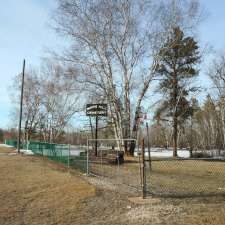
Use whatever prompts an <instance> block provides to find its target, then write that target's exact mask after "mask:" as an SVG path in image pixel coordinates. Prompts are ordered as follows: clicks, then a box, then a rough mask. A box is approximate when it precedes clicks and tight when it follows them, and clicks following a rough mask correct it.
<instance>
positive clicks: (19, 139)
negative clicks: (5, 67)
mask: <svg viewBox="0 0 225 225" xmlns="http://www.w3.org/2000/svg"><path fill="white" fill-rule="evenodd" d="M24 74H25V59H24V60H23V72H22V84H21V95H20V115H19V127H18V139H17V151H18V153H20V143H21V123H22V114H23V89H24Z"/></svg>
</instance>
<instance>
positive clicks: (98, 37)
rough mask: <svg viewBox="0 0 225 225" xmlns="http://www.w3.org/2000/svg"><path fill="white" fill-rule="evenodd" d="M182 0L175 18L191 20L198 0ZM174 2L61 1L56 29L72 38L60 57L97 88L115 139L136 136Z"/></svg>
mask: <svg viewBox="0 0 225 225" xmlns="http://www.w3.org/2000/svg"><path fill="white" fill-rule="evenodd" d="M168 2H169V3H168ZM180 2H181V5H179V4H178V5H176V12H179V16H180V17H179V18H178V16H176V17H175V19H176V22H177V23H184V21H185V20H186V19H187V17H188V18H189V20H190V21H191V20H192V19H195V18H196V15H197V14H198V13H197V11H198V7H197V1H187V2H186V1H179V3H180ZM194 3H196V4H194ZM168 5H169V6H171V7H170V8H168ZM172 6H174V7H175V4H174V1H147V0H141V1H135V0H59V6H58V10H57V11H56V12H55V16H54V18H55V22H56V30H57V31H58V32H59V33H60V34H63V35H65V36H67V37H69V38H70V40H71V42H72V45H71V47H70V49H69V50H68V51H67V53H66V54H65V55H64V57H63V59H64V60H66V61H69V62H71V63H72V64H73V65H76V67H79V69H80V71H81V74H82V75H81V76H80V78H79V81H80V82H85V83H86V84H89V85H90V86H94V87H95V88H98V89H99V90H101V93H102V95H103V96H104V97H105V98H106V101H107V103H108V105H109V111H110V118H111V120H112V123H113V124H114V132H115V138H117V139H123V138H137V131H138V127H139V116H140V108H141V106H142V104H143V101H144V99H145V96H146V94H147V92H148V91H149V86H150V84H151V81H152V80H153V77H154V72H155V67H156V65H157V60H158V59H157V54H158V50H159V48H160V47H161V46H162V43H163V42H164V40H165V34H166V32H167V31H168V29H170V28H171V27H170V26H169V25H168V24H167V23H165V22H166V21H167V20H168V21H169V23H170V25H171V23H172V22H173V23H174V20H171V18H173V16H174V15H173V13H174V12H175V11H174V9H175V8H174V7H172ZM181 6H182V7H181ZM185 6H186V7H185ZM187 6H188V7H187ZM188 10H190V12H189V11H188ZM176 15H178V13H177V14H176ZM181 15H182V18H181ZM169 16H170V17H169ZM190 16H191V17H190ZM190 24H191V25H193V23H191V22H190ZM178 25H180V24H178ZM181 27H182V28H183V26H181ZM125 144H126V143H125ZM133 150H134V149H133V148H131V149H130V154H133Z"/></svg>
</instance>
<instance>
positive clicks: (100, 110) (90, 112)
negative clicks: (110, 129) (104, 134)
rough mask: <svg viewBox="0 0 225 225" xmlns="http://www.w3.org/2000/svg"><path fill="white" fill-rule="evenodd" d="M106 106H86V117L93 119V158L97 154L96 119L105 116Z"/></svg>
mask: <svg viewBox="0 0 225 225" xmlns="http://www.w3.org/2000/svg"><path fill="white" fill-rule="evenodd" d="M107 111H108V109H107V104H87V106H86V116H94V117H95V156H97V154H98V140H97V139H98V119H99V116H107Z"/></svg>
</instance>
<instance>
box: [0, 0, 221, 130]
mask: <svg viewBox="0 0 225 225" xmlns="http://www.w3.org/2000/svg"><path fill="white" fill-rule="evenodd" d="M201 2H202V4H203V5H204V7H205V8H206V9H207V11H208V14H209V15H208V18H207V19H206V20H205V21H204V22H203V23H202V25H201V26H200V29H199V38H200V41H201V45H202V46H204V45H206V44H209V45H211V46H213V47H214V49H215V50H222V49H224V47H225V13H224V12H225V1H224V0H201ZM0 3H1V13H0V69H1V70H0V71H1V72H0V78H1V80H0V127H7V126H8V125H10V117H9V114H10V110H11V107H12V106H11V102H10V97H9V93H8V92H9V86H10V85H11V83H12V78H13V76H15V75H16V74H18V73H19V72H20V71H21V70H22V61H23V58H25V59H26V61H27V63H28V66H29V65H32V66H38V65H39V63H40V60H41V56H43V54H44V52H45V50H46V48H49V49H53V48H54V49H57V48H60V44H62V43H60V41H61V39H59V38H58V37H57V35H56V34H55V33H54V31H53V30H52V29H51V28H50V26H49V18H50V13H51V11H52V10H54V8H55V7H56V0H7V1H5V0H0ZM208 61H209V60H206V63H204V64H203V66H202V67H203V70H202V72H201V76H200V83H203V84H204V86H206V87H207V86H208V81H207V78H206V76H204V68H205V65H207V63H208Z"/></svg>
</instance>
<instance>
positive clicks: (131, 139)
mask: <svg viewBox="0 0 225 225" xmlns="http://www.w3.org/2000/svg"><path fill="white" fill-rule="evenodd" d="M87 140H88V141H137V139H133V138H130V139H128V138H127V139H87Z"/></svg>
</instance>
